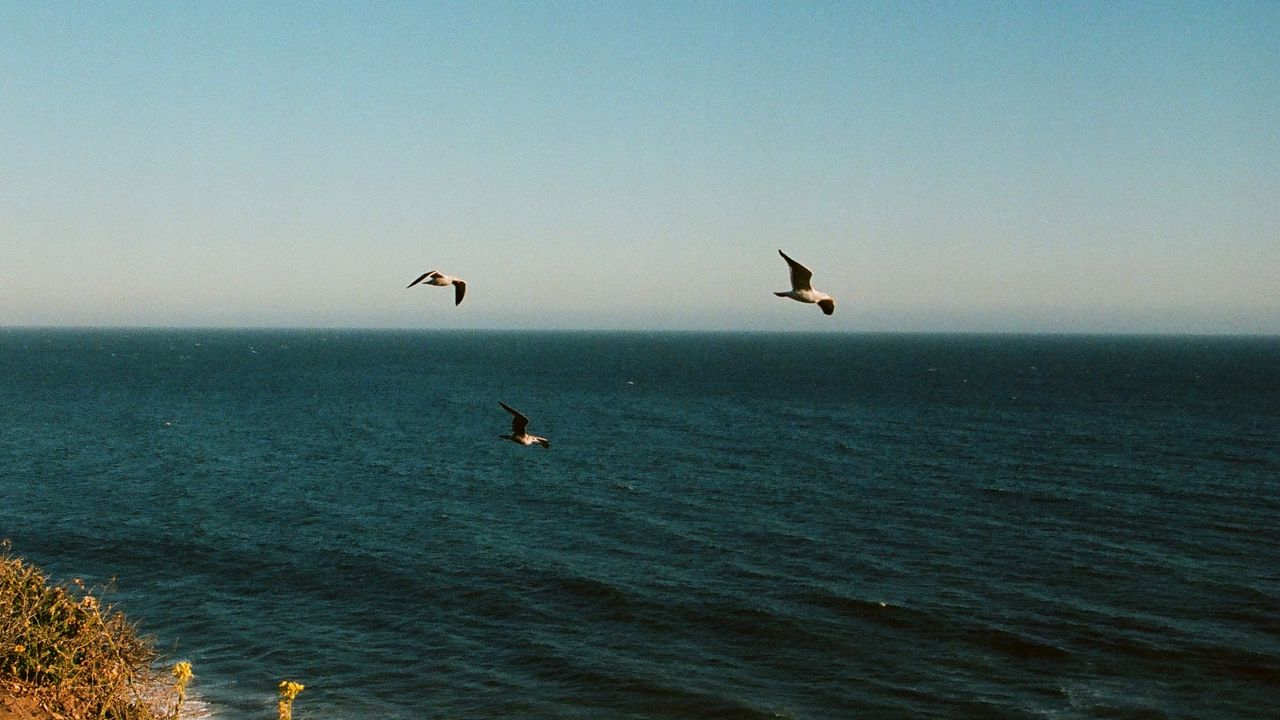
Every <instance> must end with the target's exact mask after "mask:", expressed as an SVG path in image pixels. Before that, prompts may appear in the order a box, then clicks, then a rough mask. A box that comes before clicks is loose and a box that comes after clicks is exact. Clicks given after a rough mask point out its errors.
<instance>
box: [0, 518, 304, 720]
mask: <svg viewBox="0 0 1280 720" xmlns="http://www.w3.org/2000/svg"><path fill="white" fill-rule="evenodd" d="M106 590H107V588H90V587H86V586H85V583H84V582H83V581H82V580H80V579H78V578H77V579H73V580H72V581H71V582H70V583H69V584H65V585H60V584H55V583H53V582H52V581H51V580H50V578H49V577H48V576H47V575H46V574H45V573H44V572H43V571H41V570H40V569H39V568H38V567H36V566H35V565H32V564H31V563H30V562H28V561H26V560H24V559H22V558H20V557H17V556H15V555H13V553H12V550H11V548H10V546H9V543H8V541H0V720H44V719H45V718H58V719H61V718H99V719H101V720H165V719H166V718H178V717H180V716H181V714H182V705H183V703H184V702H185V701H186V698H187V686H188V685H189V684H190V683H191V680H192V678H193V677H194V673H193V672H192V670H191V663H189V662H185V661H184V662H178V663H175V664H174V665H173V667H172V669H171V671H170V674H171V675H172V676H173V681H172V684H171V685H170V684H168V682H167V681H166V680H165V679H164V678H163V675H162V674H161V673H159V672H157V671H156V670H155V663H156V661H157V657H158V656H157V653H156V652H155V649H154V647H153V646H152V643H151V640H150V638H148V637H146V636H143V635H141V634H140V633H139V632H138V630H137V628H136V627H134V626H133V625H132V624H131V623H130V622H129V621H128V620H127V619H125V616H124V614H123V613H121V612H119V611H118V610H116V609H115V608H114V607H112V606H110V605H104V604H103V602H102V597H103V595H104V594H105V592H106ZM302 690H303V686H302V684H301V683H297V682H293V681H291V680H284V681H281V683H280V685H279V693H280V699H279V702H278V703H277V712H278V715H279V720H292V717H293V701H294V699H295V698H297V697H298V693H300V692H302Z"/></svg>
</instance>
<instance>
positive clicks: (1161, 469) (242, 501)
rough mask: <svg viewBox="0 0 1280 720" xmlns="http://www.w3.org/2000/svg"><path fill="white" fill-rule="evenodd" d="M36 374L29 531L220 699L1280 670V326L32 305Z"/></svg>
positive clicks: (1219, 703)
mask: <svg viewBox="0 0 1280 720" xmlns="http://www.w3.org/2000/svg"><path fill="white" fill-rule="evenodd" d="M0 389H3V392H2V393H0V420H2V422H0V498H2V500H0V537H7V538H9V539H11V540H12V541H13V544H14V551H15V552H17V553H19V554H21V555H24V556H26V557H28V558H30V559H31V560H33V561H34V562H36V563H38V564H40V565H41V566H43V567H44V568H45V569H46V570H48V571H50V572H52V573H54V574H55V575H57V576H60V577H72V576H78V577H84V578H85V579H86V580H88V581H90V582H106V581H109V580H110V579H111V578H112V577H114V578H116V590H115V592H114V593H113V594H112V595H111V596H110V599H111V600H113V601H114V602H115V603H116V604H117V605H118V606H119V607H120V608H121V609H123V610H124V611H125V612H126V613H127V614H128V615H129V616H130V617H131V618H132V619H133V620H135V621H136V622H137V623H139V625H140V627H141V629H142V630H143V631H144V632H147V633H150V634H152V635H154V636H155V638H156V640H157V647H158V648H159V649H160V650H161V651H162V652H164V653H165V654H166V655H167V656H169V657H170V658H172V659H186V660H190V661H192V663H193V665H194V668H195V672H196V675H197V679H196V683H195V685H194V689H195V691H197V692H198V693H199V697H200V699H201V700H202V701H203V702H206V703H207V704H208V708H209V710H210V712H211V713H212V716H214V717H217V718H227V719H230V720H240V719H241V718H245V719H247V718H263V717H271V716H273V715H274V701H275V694H274V693H275V685H276V683H277V682H279V681H280V680H282V679H286V678H287V679H292V680H297V681H299V682H302V683H304V684H305V685H306V686H307V689H306V690H305V691H304V692H303V694H302V695H301V696H300V697H299V699H298V701H297V704H296V706H295V717H298V718H300V719H303V718H327V719H334V720H343V719H348V718H350V719H355V718H422V717H432V718H531V719H541V718H601V717H609V718H634V719H637V720H640V719H646V720H648V719H657V718H772V717H784V718H813V719H818V718H832V717H858V718H903V717H911V718H975V719H977V718H1097V717H1110V718H1193V717H1213V718H1256V717H1260V716H1261V713H1263V712H1264V709H1265V708H1271V707H1273V706H1274V699H1275V697H1276V694H1277V692H1280V573H1278V572H1277V568H1280V485H1278V483H1277V479H1276V478H1277V477H1280V432H1278V431H1280V339H1275V338H1190V337H1177V338H1155V337H1150V338H1149V337H1035V336H909V335H770V334H694V333H659V334H646V333H528V332H439V333H437V332H373V331H229V330H227V331H218V330H0ZM499 400H502V401H505V402H507V403H508V404H511V405H512V406H514V407H516V408H518V409H520V410H522V411H523V412H524V413H525V414H527V415H529V417H530V418H531V424H530V430H531V431H532V432H535V433H538V434H541V435H546V436H548V437H549V438H550V439H551V448H550V450H546V451H544V450H542V449H540V448H536V447H535V448H524V447H519V446H516V445H514V444H512V443H509V442H505V441H503V440H500V439H499V438H498V436H499V435H500V434H503V433H506V432H508V431H509V430H510V422H509V417H508V416H507V414H506V413H505V412H504V411H503V410H502V409H501V408H500V407H499V406H498V401H499Z"/></svg>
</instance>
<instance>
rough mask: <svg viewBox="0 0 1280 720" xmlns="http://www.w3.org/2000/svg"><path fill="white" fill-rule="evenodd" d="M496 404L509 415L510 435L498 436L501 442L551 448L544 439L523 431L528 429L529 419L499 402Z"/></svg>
mask: <svg viewBox="0 0 1280 720" xmlns="http://www.w3.org/2000/svg"><path fill="white" fill-rule="evenodd" d="M498 404H499V405H501V406H502V409H503V410H506V411H507V412H509V413H511V434H510V435H499V437H501V438H502V439H503V440H510V441H511V442H513V443H520V444H521V445H535V444H536V445H541V446H542V447H544V448H549V447H551V443H549V442H547V439H546V438H544V437H538V436H537V435H530V434H529V433H527V432H525V431H524V429H525V428H527V427H529V418H527V417H525V416H524V415H521V414H520V411H519V410H516V409H515V408H513V407H511V406H510V405H508V404H506V403H504V402H502V401H501V400H499V401H498Z"/></svg>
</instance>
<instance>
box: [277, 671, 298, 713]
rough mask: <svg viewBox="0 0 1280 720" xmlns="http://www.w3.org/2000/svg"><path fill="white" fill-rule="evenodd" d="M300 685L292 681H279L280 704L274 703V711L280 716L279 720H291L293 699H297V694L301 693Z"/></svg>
mask: <svg viewBox="0 0 1280 720" xmlns="http://www.w3.org/2000/svg"><path fill="white" fill-rule="evenodd" d="M302 688H303V685H302V683H296V682H293V681H292V680H281V681H280V702H278V703H276V711H277V712H278V713H279V715H280V720H293V699H294V698H296V697H298V693H300V692H302Z"/></svg>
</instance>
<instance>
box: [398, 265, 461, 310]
mask: <svg viewBox="0 0 1280 720" xmlns="http://www.w3.org/2000/svg"><path fill="white" fill-rule="evenodd" d="M423 281H425V282H423ZM418 283H423V284H424V285H437V286H439V287H444V286H446V285H452V286H453V304H454V305H460V304H462V296H463V295H466V294H467V284H466V283H465V282H463V281H462V279H461V278H456V277H449V276H448V275H445V274H444V273H442V272H438V271H436V270H432V271H431V272H424V273H422V274H421V275H419V276H418V279H417V280H414V281H413V282H411V283H409V284H408V285H406V286H405V288H404V289H405V290H408V289H409V288H411V287H413V286H414V285H417V284H418Z"/></svg>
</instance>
